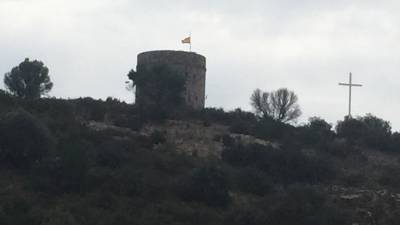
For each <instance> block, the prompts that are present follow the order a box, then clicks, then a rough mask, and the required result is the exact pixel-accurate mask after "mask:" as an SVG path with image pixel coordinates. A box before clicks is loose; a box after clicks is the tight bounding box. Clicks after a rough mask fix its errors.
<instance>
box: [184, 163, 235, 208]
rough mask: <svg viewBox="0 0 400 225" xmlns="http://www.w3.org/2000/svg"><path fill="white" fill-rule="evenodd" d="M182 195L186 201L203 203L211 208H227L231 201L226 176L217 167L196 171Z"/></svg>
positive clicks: (185, 184) (187, 181)
mask: <svg viewBox="0 0 400 225" xmlns="http://www.w3.org/2000/svg"><path fill="white" fill-rule="evenodd" d="M180 195H181V197H182V198H183V199H184V200H186V201H196V202H202V203H205V204H206V205H208V206H211V207H225V206H227V205H228V204H229V203H230V201H231V198H230V195H229V190H228V181H227V179H226V178H225V174H224V173H223V172H222V171H221V170H220V169H219V168H218V167H215V166H211V167H202V168H198V169H194V170H193V171H192V174H191V175H190V177H189V178H188V179H187V180H186V181H185V182H184V184H183V187H182V190H181V193H180Z"/></svg>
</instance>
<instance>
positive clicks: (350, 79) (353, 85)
mask: <svg viewBox="0 0 400 225" xmlns="http://www.w3.org/2000/svg"><path fill="white" fill-rule="evenodd" d="M339 85H342V86H349V118H351V88H352V87H362V85H361V84H353V81H352V74H351V73H350V74H349V83H348V84H346V83H339Z"/></svg>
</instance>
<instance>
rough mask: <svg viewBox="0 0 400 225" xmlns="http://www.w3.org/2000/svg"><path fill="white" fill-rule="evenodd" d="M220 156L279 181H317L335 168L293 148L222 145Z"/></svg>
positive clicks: (321, 159)
mask: <svg viewBox="0 0 400 225" xmlns="http://www.w3.org/2000/svg"><path fill="white" fill-rule="evenodd" d="M222 159H223V160H225V161H227V162H228V163H230V164H232V165H235V166H242V167H249V166H250V167H255V168H257V169H259V170H261V171H264V172H265V173H267V174H268V175H269V176H270V177H271V178H272V180H273V181H275V182H279V183H282V184H291V183H297V182H302V183H312V184H313V183H319V182H323V181H326V180H330V179H332V178H334V176H335V169H334V167H333V166H332V165H331V164H330V163H329V161H327V160H326V159H324V158H322V157H310V156H306V155H304V154H302V153H301V152H299V151H296V150H275V149H272V148H271V147H266V146H262V145H258V144H253V145H248V146H244V145H241V144H239V145H235V146H233V147H228V148H225V149H224V151H223V152H222Z"/></svg>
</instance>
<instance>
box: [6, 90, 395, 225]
mask: <svg viewBox="0 0 400 225" xmlns="http://www.w3.org/2000/svg"><path fill="white" fill-rule="evenodd" d="M371 118H372V119H374V117H368V116H366V117H364V118H363V119H358V120H354V121H353V120H349V121H342V123H341V127H339V128H338V129H337V131H336V132H333V131H332V129H331V127H330V126H329V125H328V124H326V122H325V123H324V121H323V120H322V119H314V120H311V121H310V123H309V124H306V125H302V126H291V125H288V124H283V123H280V122H277V121H273V120H266V119H259V118H257V117H256V116H254V115H253V114H252V113H249V112H244V111H241V110H235V111H232V112H224V111H223V110H220V109H212V108H211V109H205V110H203V111H201V112H181V113H176V114H174V115H169V116H168V117H162V118H160V117H157V116H153V113H152V112H141V111H140V110H138V109H137V108H135V106H133V105H129V104H126V103H123V102H119V101H118V100H115V99H111V98H109V99H107V100H106V101H101V100H93V99H91V98H81V99H71V100H65V99H39V100H24V99H19V98H15V97H12V96H9V95H8V94H6V93H0V162H1V164H0V165H1V167H0V224H2V225H3V224H4V225H8V224H19V225H24V224H46V225H47V224H48V225H50V224H51V225H74V224H89V225H90V224H93V225H94V224H96V225H98V224H100V225H101V224H104V225H108V224H118V225H124V224H138V225H139V224H140V225H143V224H148V225H155V224H160V225H161V224H163V225H165V224H174V225H176V224H178V225H179V224H182V225H183V224H185V225H187V224H199V225H200V224H215V225H217V224H223V225H228V224H229V225H248V224H255V225H258V224H281V225H293V224H296V225H311V224H316V225H317V224H324V225H342V224H359V225H378V224H384V225H390V224H400V208H399V207H400V205H399V203H400V190H399V188H400V180H399V178H400V164H399V163H400V160H399V156H400V154H399V151H398V150H399V149H398V148H397V147H400V144H399V143H400V142H399V141H398V140H399V137H398V134H397V133H391V132H390V134H388V135H386V133H385V132H384V131H382V130H379V129H378V128H379V127H380V126H379V124H380V123H375V124H378V125H377V126H375V127H371V126H368V124H370V123H368V121H367V119H371ZM374 121H375V122H382V121H381V120H374ZM361 123H364V125H365V127H364V128H365V129H364V128H363V129H361V130H365V132H358V131H359V130H360V126H361V127H362V126H364V125H362V124H361ZM354 124H356V125H354ZM367 128H368V129H367ZM372 128H374V129H372ZM375 128H376V129H375ZM357 132H358V133H357ZM374 132H375V133H374Z"/></svg>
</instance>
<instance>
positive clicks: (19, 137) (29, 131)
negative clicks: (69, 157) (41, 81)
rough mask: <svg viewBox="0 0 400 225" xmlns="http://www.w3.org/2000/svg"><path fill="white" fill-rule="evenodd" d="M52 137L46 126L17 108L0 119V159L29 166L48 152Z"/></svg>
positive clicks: (18, 165) (13, 163) (21, 165)
mask: <svg viewBox="0 0 400 225" xmlns="http://www.w3.org/2000/svg"><path fill="white" fill-rule="evenodd" d="M53 142H54V141H53V138H52V137H51V135H50V132H49V130H48V128H47V127H46V126H45V125H44V124H43V123H42V122H41V121H40V120H38V119H36V118H35V117H34V116H33V115H32V114H30V113H28V112H26V111H23V110H17V111H14V112H10V113H7V114H5V115H4V116H2V117H1V119H0V161H2V162H3V163H7V164H12V165H14V166H16V167H20V168H23V167H30V166H31V165H32V163H34V162H37V161H40V160H42V159H43V158H44V157H45V156H47V154H48V153H49V151H50V149H51V147H52V145H53Z"/></svg>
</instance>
